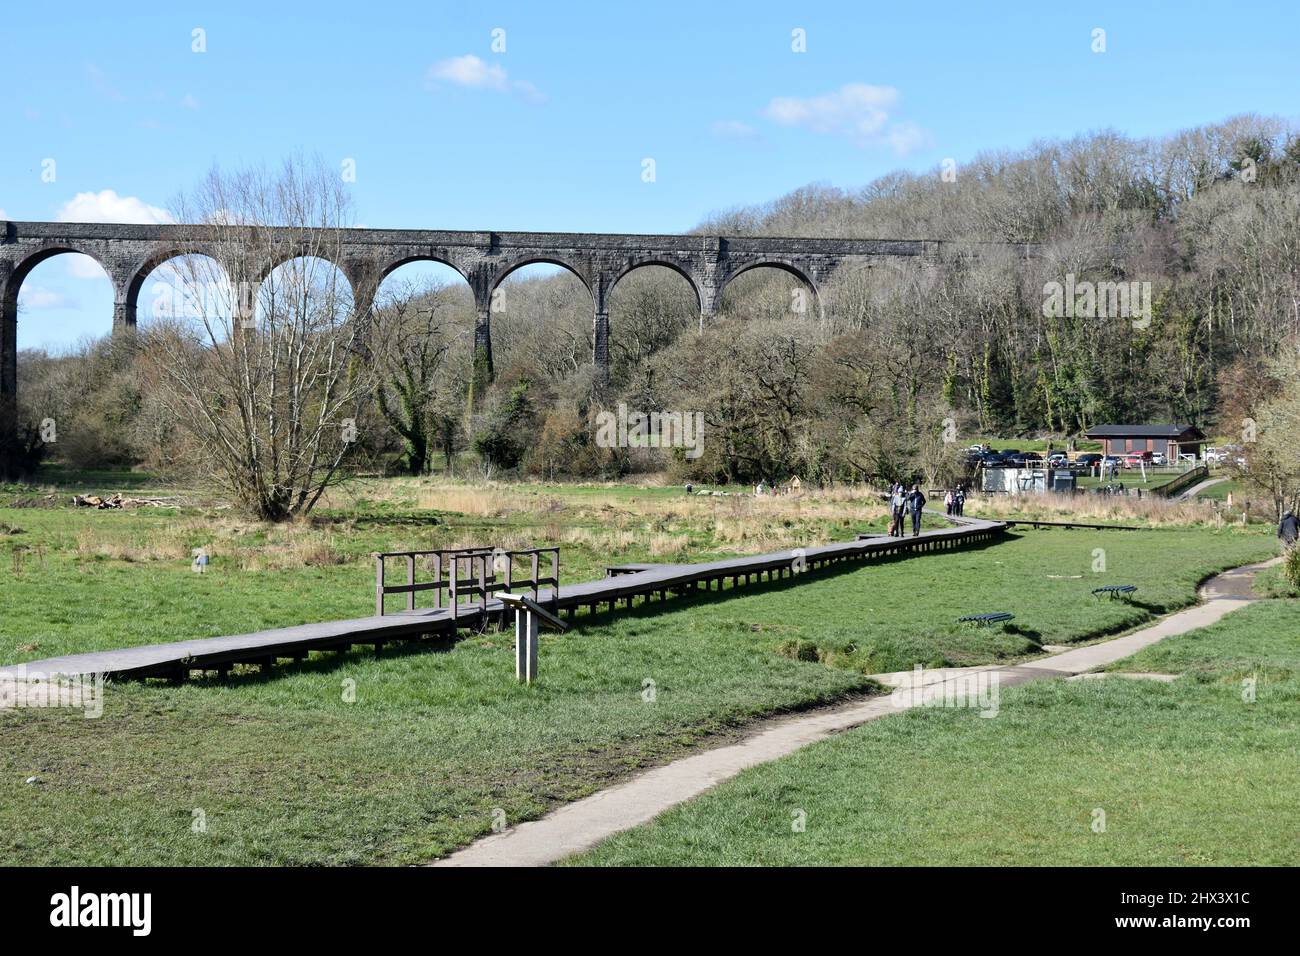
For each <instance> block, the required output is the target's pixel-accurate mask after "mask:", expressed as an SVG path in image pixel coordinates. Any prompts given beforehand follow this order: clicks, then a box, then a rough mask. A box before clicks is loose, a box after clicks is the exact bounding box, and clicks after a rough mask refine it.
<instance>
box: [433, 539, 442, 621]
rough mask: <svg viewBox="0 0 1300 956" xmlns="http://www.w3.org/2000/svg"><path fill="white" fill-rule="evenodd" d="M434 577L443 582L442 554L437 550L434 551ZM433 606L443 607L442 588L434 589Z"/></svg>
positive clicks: (439, 582)
mask: <svg viewBox="0 0 1300 956" xmlns="http://www.w3.org/2000/svg"><path fill="white" fill-rule="evenodd" d="M433 579H434V581H436V582H437V583H438V584H442V583H443V582H442V555H441V554H439V553H438V552H437V551H435V552H433ZM433 606H434V607H435V608H439V609H441V608H442V588H440V587H437V588H434V589H433Z"/></svg>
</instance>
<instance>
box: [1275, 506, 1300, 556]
mask: <svg viewBox="0 0 1300 956" xmlns="http://www.w3.org/2000/svg"><path fill="white" fill-rule="evenodd" d="M1298 535H1300V521H1297V520H1296V516H1295V515H1293V514H1292V513H1291V512H1289V511H1288V512H1287V513H1286V514H1284V515H1283V516H1282V521H1281V523H1279V524H1278V526H1277V536H1278V537H1279V538H1281V539H1282V547H1284V548H1294V547H1295V541H1296V537H1297V536H1298Z"/></svg>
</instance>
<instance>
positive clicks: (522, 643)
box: [515, 607, 540, 684]
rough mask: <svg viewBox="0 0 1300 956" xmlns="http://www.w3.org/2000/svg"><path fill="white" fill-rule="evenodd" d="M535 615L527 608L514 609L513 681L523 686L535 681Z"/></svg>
mask: <svg viewBox="0 0 1300 956" xmlns="http://www.w3.org/2000/svg"><path fill="white" fill-rule="evenodd" d="M539 630H540V624H539V622H538V620H537V615H536V614H534V613H533V612H532V611H530V610H528V609H527V608H523V607H517V608H515V679H516V680H518V681H519V682H520V683H523V684H531V683H532V682H533V681H535V680H537V637H538V633H539Z"/></svg>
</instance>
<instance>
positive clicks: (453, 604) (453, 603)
mask: <svg viewBox="0 0 1300 956" xmlns="http://www.w3.org/2000/svg"><path fill="white" fill-rule="evenodd" d="M459 577H460V555H459V554H457V553H456V552H455V551H453V552H452V553H451V580H450V582H449V584H450V588H451V590H450V597H449V598H448V600H449V602H450V604H449V607H450V608H451V619H452V620H453V621H454V620H456V614H457V613H458V611H459V610H460V609H459V608H458V607H457V603H458V596H457V594H456V582H457V579H459Z"/></svg>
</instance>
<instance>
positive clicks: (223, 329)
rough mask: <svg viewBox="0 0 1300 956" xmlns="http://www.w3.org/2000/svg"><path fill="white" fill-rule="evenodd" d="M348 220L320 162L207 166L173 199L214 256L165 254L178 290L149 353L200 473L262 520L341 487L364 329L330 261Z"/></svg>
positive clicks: (149, 339)
mask: <svg viewBox="0 0 1300 956" xmlns="http://www.w3.org/2000/svg"><path fill="white" fill-rule="evenodd" d="M349 212H350V202H349V198H348V196H347V193H346V191H345V190H344V188H343V185H342V183H341V182H340V181H339V178H338V176H337V175H336V174H335V173H334V172H333V171H332V170H330V169H329V168H327V167H326V166H325V165H324V163H323V162H321V161H320V160H319V159H317V160H314V161H304V160H302V159H294V160H290V161H288V162H286V163H285V164H284V165H283V166H282V167H281V168H280V170H278V171H277V172H275V173H270V172H268V171H266V170H265V169H250V170H246V171H243V172H239V173H235V174H226V173H223V172H220V171H217V170H213V171H212V172H211V173H210V174H209V175H208V178H207V179H206V180H205V181H204V182H203V183H202V185H201V186H200V187H199V188H198V189H197V190H195V191H194V192H193V193H192V194H190V195H188V196H185V197H182V198H181V199H180V200H179V201H178V202H177V209H176V214H177V215H176V218H177V219H178V220H179V221H181V222H190V223H202V224H204V226H205V227H206V228H207V229H209V230H213V231H215V234H216V241H215V242H212V243H210V244H209V247H210V248H212V249H213V255H212V257H211V258H209V257H206V256H186V257H183V258H181V259H177V260H173V272H174V275H175V276H176V279H177V282H176V287H177V289H178V291H179V295H177V296H175V297H173V300H172V302H171V303H170V308H167V309H164V310H162V311H164V312H165V313H166V314H165V315H164V317H163V318H162V319H161V321H158V322H157V323H156V324H155V325H154V326H153V327H152V328H150V329H148V330H147V331H146V335H145V342H144V347H145V353H146V356H147V360H148V361H150V362H152V363H153V364H154V365H155V366H156V369H157V372H158V375H157V381H158V384H159V387H160V389H161V390H162V391H163V394H164V397H165V398H164V400H165V402H166V406H167V407H168V408H169V409H170V410H171V412H172V414H174V415H175V416H176V419H177V421H178V423H179V424H180V426H181V427H182V428H183V429H184V430H185V431H186V432H188V434H189V436H190V437H191V438H192V439H193V441H192V443H191V451H190V453H191V454H192V455H193V456H194V457H195V460H194V461H193V462H191V464H192V465H194V466H195V470H196V471H198V472H199V473H202V474H207V475H210V476H211V477H212V478H213V479H214V480H215V481H216V482H217V483H218V484H219V485H220V486H221V487H223V488H224V490H226V491H227V492H228V493H229V494H230V495H232V496H233V497H234V498H235V500H237V501H238V502H239V503H241V504H242V505H244V506H246V507H248V508H249V509H250V510H252V511H253V512H255V513H256V514H257V515H259V516H260V517H262V518H264V519H268V520H273V521H278V520H283V519H285V518H288V517H291V516H293V515H297V514H302V513H305V512H307V511H310V510H311V508H312V507H313V506H315V505H316V503H317V502H318V501H319V500H320V497H321V494H322V493H323V492H324V490H325V488H326V487H328V486H329V485H330V484H331V483H333V482H335V481H337V480H339V479H340V477H341V472H340V466H341V465H342V463H343V460H344V458H345V457H346V456H347V454H348V451H349V448H350V446H351V444H352V443H353V442H354V441H355V439H356V435H355V421H356V415H357V409H358V407H359V403H360V401H361V399H362V398H363V397H364V396H366V395H368V393H369V390H370V389H369V381H368V376H367V374H366V363H364V362H362V361H360V352H359V350H358V347H359V345H360V336H361V334H362V332H363V328H362V323H360V322H358V321H357V320H356V316H354V315H353V304H352V294H351V288H350V287H349V285H348V282H347V280H346V279H345V278H344V277H343V276H342V274H341V273H340V272H339V271H338V269H337V268H335V267H334V266H333V265H332V264H331V263H333V262H339V261H341V258H340V256H339V255H338V253H339V248H340V243H341V239H342V230H343V229H344V228H345V227H346V226H347V224H348V217H349ZM268 227H278V228H275V229H271V228H268ZM159 311H160V310H159V309H158V308H157V306H155V313H157V312H159Z"/></svg>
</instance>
